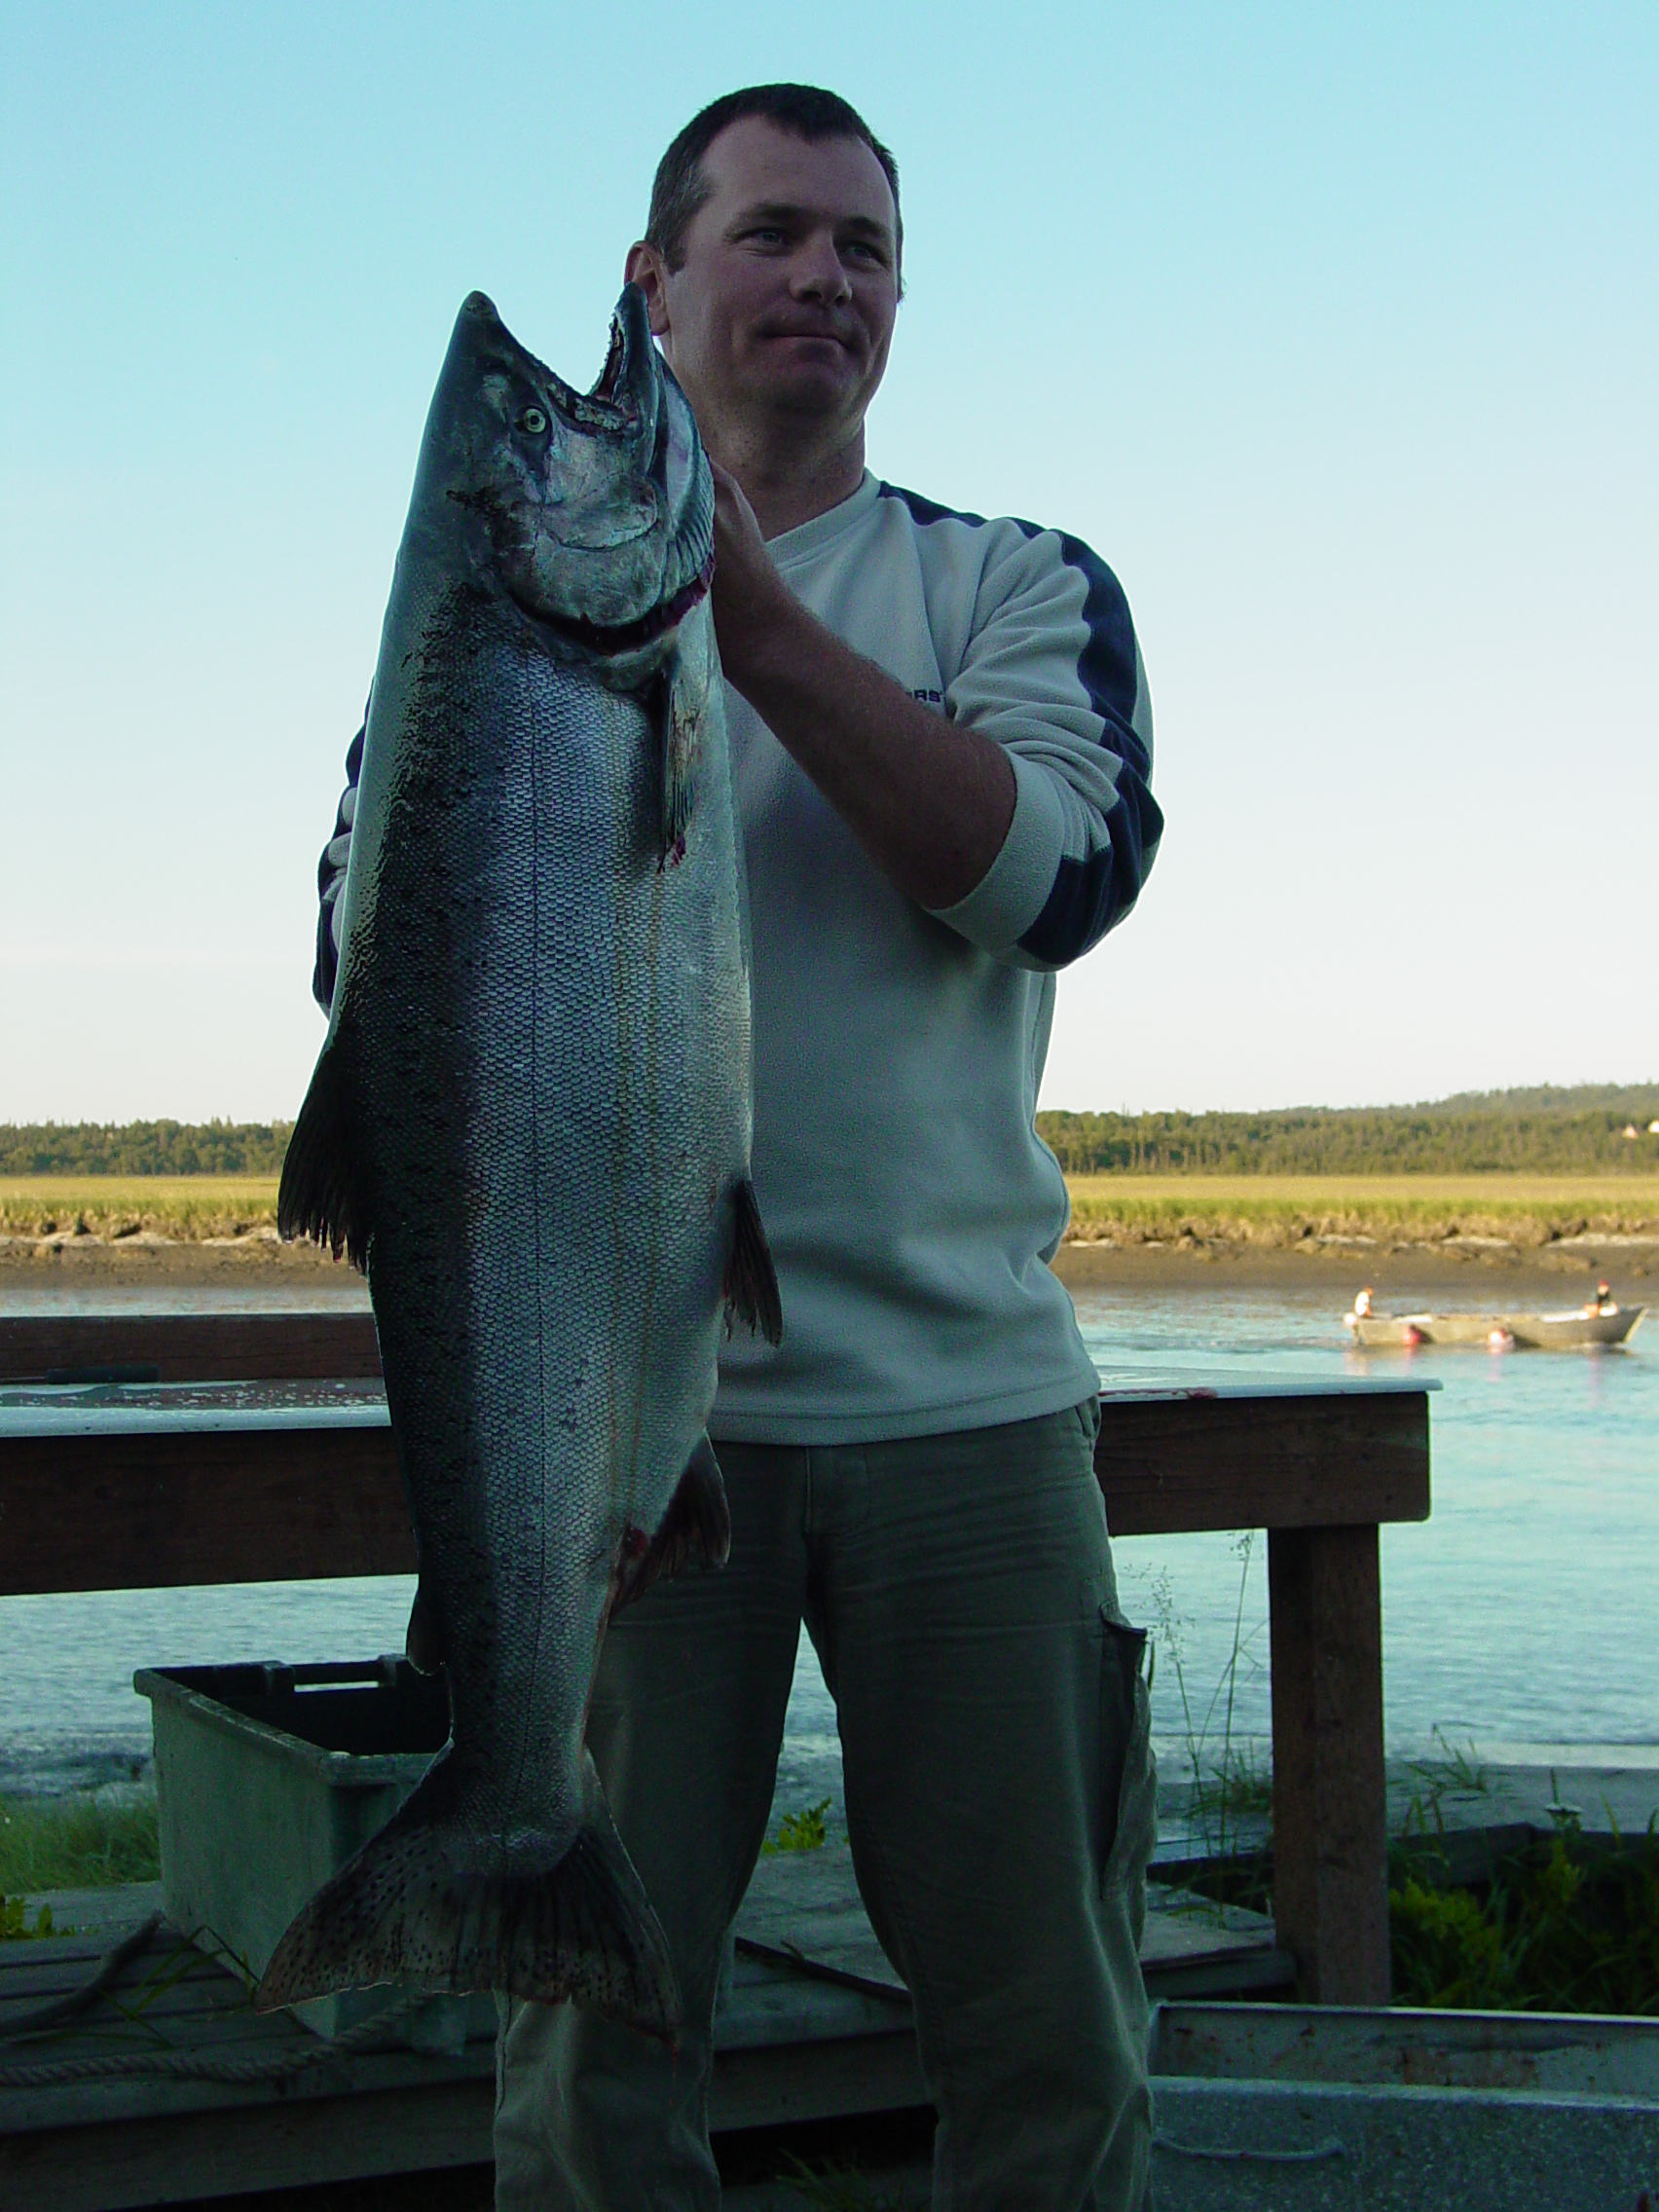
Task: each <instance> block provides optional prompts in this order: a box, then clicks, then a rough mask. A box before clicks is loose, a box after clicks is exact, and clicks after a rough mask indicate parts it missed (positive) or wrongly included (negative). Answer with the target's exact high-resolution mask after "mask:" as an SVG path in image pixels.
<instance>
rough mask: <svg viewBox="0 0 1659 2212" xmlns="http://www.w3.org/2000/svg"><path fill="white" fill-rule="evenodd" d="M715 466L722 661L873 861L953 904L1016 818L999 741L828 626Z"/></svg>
mask: <svg viewBox="0 0 1659 2212" xmlns="http://www.w3.org/2000/svg"><path fill="white" fill-rule="evenodd" d="M709 465H710V467H711V468H712V469H713V471H714V478H715V585H714V608H715V631H716V635H717V636H718V638H719V647H720V665H721V667H722V669H723V670H724V672H725V674H726V677H727V678H728V679H729V681H730V682H732V683H733V684H734V685H735V686H736V688H737V689H738V690H739V691H741V692H742V693H743V696H744V697H745V698H746V699H747V700H748V701H749V703H750V705H751V706H752V707H753V708H754V709H755V711H756V714H757V715H758V716H759V717H760V719H761V720H762V721H763V722H765V724H766V725H767V727H768V728H769V729H770V730H771V731H772V733H773V735H774V736H775V737H776V738H777V740H778V742H779V744H780V745H782V746H783V747H784V749H785V750H786V752H788V753H789V754H791V755H792V756H793V758H794V759H795V760H796V761H797V762H798V763H799V765H800V766H801V767H802V768H804V769H805V771H806V773H807V774H808V775H809V776H810V777H811V778H812V780H813V782H814V783H815V784H816V785H817V786H818V788H819V790H820V791H821V792H822V793H824V795H825V797H826V798H827V799H828V800H829V801H830V805H831V806H833V807H834V809H835V810H836V812H837V813H838V814H839V815H840V816H841V817H842V819H843V820H844V821H845V822H846V824H847V826H848V828H849V829H850V830H852V832H853V834H854V836H856V837H857V838H858V840H859V843H860V844H861V845H863V847H864V848H865V851H866V853H868V855H869V856H870V858H871V860H873V861H874V862H875V864H876V866H878V867H880V868H881V869H882V870H883V871H884V872H885V873H886V874H887V875H888V876H889V877H891V879H892V880H893V882H895V883H896V884H897V885H898V886H899V889H900V890H901V891H903V892H904V893H905V894H906V895H907V896H908V897H909V898H911V899H914V900H915V902H916V903H917V904H918V905H921V906H929V907H933V908H936V909H938V908H942V907H946V906H954V905H955V904H956V903H957V902H958V901H959V900H962V899H966V898H967V896H968V894H969V892H970V891H972V890H973V889H974V888H975V886H976V885H977V884H978V883H979V882H980V880H981V879H982V878H983V876H984V874H985V871H986V870H987V869H988V868H989V866H990V865H991V863H992V862H993V861H994V860H995V859H996V857H997V855H998V853H999V852H1000V851H1001V850H1002V845H1003V839H1004V838H1005V837H1006V836H1007V835H1008V826H1009V824H1010V823H1011V822H1012V821H1013V820H1014V769H1013V767H1012V766H1011V765H1010V762H1009V758H1008V756H1007V754H1006V753H1004V751H1003V749H1002V747H1001V746H1000V745H997V744H996V743H995V742H994V741H993V740H992V739H990V738H987V737H981V736H980V735H979V733H978V732H977V730H970V729H959V728H958V727H957V726H956V725H955V723H953V722H951V721H948V720H946V719H945V717H944V716H943V715H941V714H939V713H937V712H935V711H934V710H933V709H931V708H928V707H924V706H921V705H920V704H919V703H918V702H917V701H916V700H914V699H912V698H911V697H910V694H909V693H908V692H907V691H905V690H904V689H903V687H902V686H901V685H900V684H898V683H895V682H894V681H893V679H892V678H891V677H890V676H888V675H886V674H885V673H884V672H883V671H882V670H881V669H879V668H877V667H876V665H875V663H874V662H873V661H869V660H866V659H865V658H864V656H863V655H862V654H861V653H856V652H854V651H853V650H852V648H851V646H849V645H843V644H842V642H841V640H840V639H839V638H837V637H836V636H834V634H833V633H832V632H831V631H830V630H827V629H826V628H825V626H824V624H823V623H822V622H820V621H818V620H817V618H816V617H815V616H814V615H812V614H809V613H808V612H807V610H806V608H804V607H802V605H801V604H800V602H799V600H798V599H796V598H795V596H794V594H793V592H792V591H791V590H790V588H789V586H788V584H787V583H785V581H784V579H783V577H782V576H781V575H779V573H778V571H777V569H776V567H775V566H774V564H773V561H772V556H771V555H770V554H769V553H768V552H767V550H766V545H765V540H764V539H763V538H762V537H761V535H760V526H759V524H758V523H757V522H756V519H755V510H754V508H753V507H752V506H751V505H750V503H749V501H748V499H747V498H745V497H744V493H743V488H742V486H741V485H740V484H739V483H738V481H737V479H736V477H735V476H732V475H731V474H730V473H729V472H728V471H727V470H725V469H723V468H721V467H720V466H719V462H718V461H710V464H709Z"/></svg>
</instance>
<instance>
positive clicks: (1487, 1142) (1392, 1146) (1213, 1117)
mask: <svg viewBox="0 0 1659 2212" xmlns="http://www.w3.org/2000/svg"><path fill="white" fill-rule="evenodd" d="M1654 1121H1659V1084H1636V1085H1624V1086H1619V1085H1610V1084H1609V1085H1588V1084H1587V1085H1582V1086H1579V1087H1577V1088H1570V1089H1569V1088H1551V1087H1548V1086H1545V1087H1542V1088H1536V1089H1530V1090H1496V1091H1464V1092H1460V1093H1459V1094H1458V1095H1457V1096H1456V1097H1453V1098H1442V1099H1437V1100H1434V1101H1432V1102H1430V1103H1428V1104H1424V1105H1419V1106H1353V1107H1331V1106H1294V1107H1285V1108H1282V1109H1278V1110H1275V1111H1273V1112H1270V1113H1260V1114H1232V1113H1216V1114H1181V1113H1158V1114H1070V1113H1044V1114H1039V1115H1038V1117H1037V1126H1038V1129H1039V1130H1040V1132H1041V1133H1042V1135H1043V1137H1044V1139H1045V1140H1046V1141H1047V1143H1048V1144H1049V1145H1051V1147H1052V1149H1053V1152H1054V1155H1055V1157H1056V1158H1057V1159H1058V1161H1059V1162H1060V1165H1061V1166H1062V1167H1063V1168H1064V1169H1065V1170H1066V1172H1067V1173H1068V1174H1104V1173H1124V1174H1131V1175H1182V1174H1188V1175H1190V1174H1209V1175H1386V1174H1402V1175H1403V1174H1420V1175H1467V1174H1480V1173H1486V1172H1492V1171H1493V1170H1502V1169H1508V1170H1510V1171H1512V1172H1522V1173H1528V1172H1530V1173H1533V1174H1575V1173H1596V1174H1608V1173H1614V1174H1617V1173H1639V1174H1640V1173H1645V1174H1653V1173H1655V1172H1659V1134H1654V1133H1652V1132H1651V1131H1650V1130H1649V1127H1648V1124H1650V1123H1651V1122H1654ZM293 1126H294V1124H292V1122H126V1123H120V1124H116V1123H97V1122H37V1123H0V1175H276V1174H279V1173H280V1171H281V1167H282V1156H283V1154H284V1153H285V1152H286V1151H287V1149H288V1138H289V1136H290V1135H291V1134H292V1132H293ZM1629 1129H1634V1130H1635V1131H1636V1132H1637V1133H1636V1135H1635V1136H1634V1137H1632V1136H1629V1135H1627V1134H1626V1133H1625V1132H1626V1131H1627V1130H1629Z"/></svg>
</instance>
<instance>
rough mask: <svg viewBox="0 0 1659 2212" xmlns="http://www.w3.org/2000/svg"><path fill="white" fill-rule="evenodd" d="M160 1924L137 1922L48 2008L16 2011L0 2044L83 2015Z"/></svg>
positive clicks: (154, 1918) (158, 1920) (0, 2031)
mask: <svg viewBox="0 0 1659 2212" xmlns="http://www.w3.org/2000/svg"><path fill="white" fill-rule="evenodd" d="M161 1925H162V1916H161V1914H160V1913H159V1912H153V1913H151V1915H150V1917H149V1919H148V1920H143V1921H140V1922H139V1924H138V1926H137V1927H136V1928H134V1929H133V1930H132V1931H131V1933H130V1934H129V1935H127V1936H123V1937H122V1938H121V1941H120V1942H119V1943H116V1944H113V1945H112V1946H111V1948H110V1949H109V1950H107V1951H106V1952H105V1953H104V1955H103V1957H102V1958H101V1959H100V1960H99V1961H98V1963H97V1965H96V1966H95V1967H94V1968H93V1969H92V1972H91V1973H90V1974H89V1975H88V1976H87V1978H86V1980H85V1981H83V1982H82V1983H81V1984H80V1986H79V1987H78V1988H75V1989H71V1990H68V1991H66V1992H65V1994H64V1995H63V1996H61V1997H55V1998H54V1999H53V2000H52V2002H51V2004H50V2005H37V2006H35V2007H34V2009H32V2010H31V2011H28V2012H15V2013H14V2014H13V2015H12V2017H11V2019H9V2020H8V2021H7V2022H6V2025H5V2027H4V2028H0V2043H14V2042H16V2040H17V2039H18V2036H34V2035H39V2034H40V2033H41V2032H42V2030H43V2029H46V2028H55V2027H57V2026H58V2025H59V2024H60V2022H62V2021H64V2020H72V2019H73V2018H74V2017H75V2014H76V2013H77V2012H84V2011H85V2010H86V2009H87V2007H88V2006H89V2005H91V2004H92V2003H93V2002H94V2000H95V1999H97V1998H99V1997H101V1996H102V1995H103V1993H104V1991H105V1990H106V1989H107V1988H108V1987H109V1985H110V1983H111V1982H112V1981H113V1980H114V1979H115V1977H116V1975H117V1974H118V1973H119V1972H121V1970H122V1968H123V1967H124V1966H126V1964H127V1962H128V1961H129V1959H135V1958H136V1957H137V1956H138V1954H139V1952H140V1951H145V1950H148V1949H149V1947H150V1945H151V1944H152V1943H153V1942H154V1941H155V1939H156V1931H157V1929H159V1928H160V1927H161Z"/></svg>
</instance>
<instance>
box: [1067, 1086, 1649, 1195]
mask: <svg viewBox="0 0 1659 2212" xmlns="http://www.w3.org/2000/svg"><path fill="white" fill-rule="evenodd" d="M1654 1121H1659V1084H1634V1085H1626V1086H1623V1087H1620V1086H1615V1085H1611V1084H1599V1085H1592V1084H1584V1085H1580V1086H1578V1087H1576V1088H1571V1089H1558V1088H1553V1087H1550V1086H1545V1087H1544V1088H1541V1089H1536V1090H1468V1091H1462V1092H1459V1093H1458V1095H1457V1096H1456V1097H1455V1098H1441V1099H1436V1100H1434V1101H1433V1102H1432V1103H1428V1104H1424V1105H1420V1106H1345V1107H1333V1106H1292V1107H1285V1108H1281V1109H1278V1110H1275V1111H1274V1112H1272V1113H1267V1114H1039V1115H1038V1117H1037V1126H1038V1128H1039V1129H1040V1130H1041V1132H1042V1134H1043V1136H1044V1138H1045V1140H1046V1141H1047V1142H1048V1143H1049V1144H1050V1145H1051V1147H1052V1149H1053V1152H1054V1154H1055V1157H1056V1158H1057V1159H1058V1161H1059V1162H1060V1165H1061V1166H1062V1167H1063V1168H1064V1169H1065V1170H1066V1172H1067V1173H1068V1174H1073V1175H1081V1174H1110V1173H1114V1172H1116V1173H1124V1174H1130V1175H1182V1174H1187V1175H1193V1174H1205V1175H1470V1174H1481V1173H1492V1172H1494V1171H1497V1170H1507V1171H1509V1172H1511V1173H1517V1172H1519V1173H1531V1174H1539V1175H1563V1174H1574V1173H1595V1174H1598V1175H1604V1174H1620V1173H1623V1174H1649V1175H1651V1174H1653V1173H1655V1172H1659V1135H1654V1134H1652V1133H1650V1131H1649V1129H1648V1124H1649V1123H1651V1122H1654ZM1629 1130H1634V1131H1635V1132H1636V1134H1635V1136H1634V1137H1632V1136H1630V1135H1628V1134H1627V1133H1626V1132H1627V1131H1629Z"/></svg>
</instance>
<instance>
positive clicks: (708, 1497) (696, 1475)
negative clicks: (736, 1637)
mask: <svg viewBox="0 0 1659 2212" xmlns="http://www.w3.org/2000/svg"><path fill="white" fill-rule="evenodd" d="M730 1551H731V1512H730V1509H729V1507H728V1506H727V1504H726V1493H725V1483H724V1482H723V1480H722V1479H721V1476H720V1463H719V1460H718V1459H717V1458H716V1457H715V1448H714V1446H713V1445H712V1444H711V1443H710V1442H709V1440H708V1438H707V1437H706V1436H705V1437H703V1438H702V1439H701V1441H700V1442H699V1444H698V1446H697V1449H696V1450H695V1451H694V1452H693V1453H692V1455H691V1456H690V1458H689V1460H688V1461H687V1462H686V1466H685V1472H684V1473H683V1474H682V1476H681V1478H680V1488H679V1489H678V1490H677V1491H676V1492H675V1493H674V1496H673V1498H672V1500H671V1501H670V1503H669V1508H668V1511H667V1512H666V1513H665V1514H664V1515H663V1519H662V1527H661V1528H660V1529H659V1530H657V1532H656V1534H655V1535H654V1536H653V1537H652V1538H651V1541H650V1542H649V1544H648V1545H646V1547H645V1550H644V1551H643V1552H642V1553H641V1554H640V1556H639V1557H638V1559H635V1560H629V1559H628V1558H626V1557H624V1559H623V1561H622V1564H621V1566H620V1567H618V1569H617V1577H616V1595H615V1597H614V1598H613V1599H612V1601H611V1611H612V1612H614V1611H615V1610H616V1609H617V1607H618V1606H621V1605H628V1604H633V1602H634V1600H635V1599H636V1598H640V1597H643V1596H644V1595H645V1592H646V1591H647V1590H648V1589H649V1588H650V1586H651V1584H652V1583H653V1582H655V1581H658V1580H659V1579H660V1578H661V1577H662V1576H663V1575H665V1574H678V1573H679V1571H680V1569H681V1568H682V1567H683V1566H684V1565H685V1563H686V1561H687V1560H688V1559H690V1558H691V1557H692V1556H693V1554H695V1556H696V1557H697V1558H698V1559H700V1560H701V1561H702V1563H703V1565H704V1566H705V1567H724V1565H725V1563H726V1559H727V1556H728V1555H729V1553H730Z"/></svg>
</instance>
